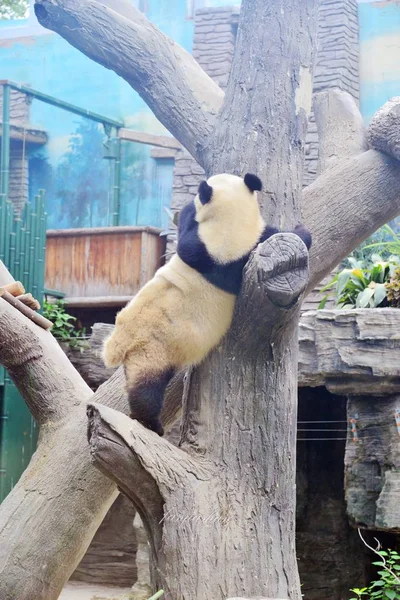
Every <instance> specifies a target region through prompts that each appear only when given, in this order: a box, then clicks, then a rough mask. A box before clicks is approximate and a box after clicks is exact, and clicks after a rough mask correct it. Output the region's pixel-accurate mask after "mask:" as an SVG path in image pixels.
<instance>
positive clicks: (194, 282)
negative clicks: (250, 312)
mask: <svg viewBox="0 0 400 600" xmlns="http://www.w3.org/2000/svg"><path fill="white" fill-rule="evenodd" d="M234 305H235V296H234V295H233V294H229V293H228V292H225V291H224V290H221V289H219V288H217V287H216V286H214V285H212V284H211V283H209V282H208V281H207V280H206V279H205V278H204V277H203V276H202V275H201V274H200V273H198V272H197V271H196V270H194V269H192V268H191V267H189V266H188V265H186V264H185V263H184V262H183V261H182V260H181V259H180V258H179V257H178V256H177V255H175V256H174V257H173V258H172V259H171V260H170V261H169V263H167V264H166V265H165V266H163V267H161V268H160V269H159V270H158V271H157V273H156V274H155V276H154V277H153V279H152V280H151V281H149V282H148V283H147V284H146V285H145V286H144V287H143V288H142V290H141V291H140V292H139V293H138V294H137V295H136V296H135V298H133V300H132V301H131V302H130V304H128V306H127V307H126V309H124V311H122V312H121V313H120V314H119V315H118V318H117V325H118V322H119V323H120V324H123V326H124V327H125V326H126V327H129V328H130V329H131V345H132V349H134V348H135V347H137V348H143V347H145V346H146V345H147V344H153V343H154V340H155V339H157V340H158V342H159V344H160V347H162V349H163V351H165V352H167V354H168V360H169V361H170V362H171V363H173V364H174V366H186V365H191V364H196V363H198V362H200V361H201V360H202V359H203V358H204V357H205V355H206V354H208V352H209V351H210V350H211V349H212V348H214V347H215V346H216V345H217V344H218V342H219V340H220V339H221V336H223V335H224V334H225V333H226V332H227V330H228V329H229V326H230V324H231V321H232V316H233V310H234ZM124 313H125V314H124Z"/></svg>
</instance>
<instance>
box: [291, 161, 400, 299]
mask: <svg viewBox="0 0 400 600" xmlns="http://www.w3.org/2000/svg"><path fill="white" fill-rule="evenodd" d="M399 213H400V162H399V161H397V160H395V159H394V158H391V157H389V156H387V155H385V154H382V153H380V152H377V151H376V150H368V151H367V152H363V153H362V154H358V155H357V156H354V157H353V158H349V159H348V160H344V161H341V162H340V163H338V164H337V165H336V166H335V167H333V168H332V169H329V170H327V171H325V173H323V174H322V175H320V177H318V179H317V180H316V181H315V182H314V183H312V184H311V185H309V186H308V187H307V188H305V190H304V192H303V221H304V223H306V224H307V227H308V228H309V229H310V231H311V232H312V234H313V245H312V248H311V251H310V280H309V286H308V291H309V292H311V291H312V290H313V289H314V287H315V285H316V284H317V283H318V282H319V281H321V279H323V278H324V277H325V275H328V273H330V272H331V270H332V269H333V267H335V266H336V265H338V264H339V262H340V261H341V260H343V258H345V257H346V256H348V255H349V253H350V252H351V251H352V250H354V248H356V247H357V246H358V245H359V244H360V243H361V242H362V241H364V240H365V239H366V238H367V237H368V236H370V235H372V233H374V231H376V230H377V229H378V227H381V226H382V225H384V224H385V223H387V222H388V221H390V220H391V219H394V218H395V217H396V216H397V215H398V214H399Z"/></svg>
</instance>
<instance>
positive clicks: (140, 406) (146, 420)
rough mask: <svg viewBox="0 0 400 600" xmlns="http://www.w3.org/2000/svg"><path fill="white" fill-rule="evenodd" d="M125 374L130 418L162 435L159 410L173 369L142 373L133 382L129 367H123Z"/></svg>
mask: <svg viewBox="0 0 400 600" xmlns="http://www.w3.org/2000/svg"><path fill="white" fill-rule="evenodd" d="M125 374H126V377H127V391H128V401H129V406H130V417H131V419H137V420H138V421H139V422H140V423H142V425H144V426H145V427H147V429H151V430H152V431H155V432H156V433H158V435H163V434H164V430H163V427H162V425H161V410H162V407H163V402H164V393H165V389H166V387H167V385H168V383H169V382H170V380H171V378H172V376H173V375H174V369H173V368H167V369H165V370H163V371H160V372H158V373H146V374H142V375H141V376H139V377H137V378H136V380H135V382H134V383H133V384H132V382H130V378H129V369H127V368H125Z"/></svg>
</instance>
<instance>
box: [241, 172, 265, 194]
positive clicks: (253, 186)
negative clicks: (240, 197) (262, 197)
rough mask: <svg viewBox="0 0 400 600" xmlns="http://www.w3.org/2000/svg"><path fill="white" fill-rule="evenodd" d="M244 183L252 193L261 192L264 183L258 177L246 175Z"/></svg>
mask: <svg viewBox="0 0 400 600" xmlns="http://www.w3.org/2000/svg"><path fill="white" fill-rule="evenodd" d="M244 182H245V184H246V185H247V187H248V188H249V190H250V191H251V192H261V190H262V183H261V179H259V178H258V177H257V175H252V174H251V173H246V175H245V176H244Z"/></svg>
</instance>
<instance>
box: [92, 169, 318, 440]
mask: <svg viewBox="0 0 400 600" xmlns="http://www.w3.org/2000/svg"><path fill="white" fill-rule="evenodd" d="M261 188H262V184H261V181H260V179H259V178H258V177H257V176H256V175H252V174H250V173H247V174H246V175H245V177H244V178H241V177H238V176H236V175H229V174H226V173H224V174H220V175H214V176H213V177H210V178H209V179H208V180H207V181H202V182H201V183H200V185H199V188H198V193H197V195H196V197H195V199H194V200H193V201H192V202H190V203H189V204H187V205H186V206H185V207H184V208H183V209H182V211H181V213H180V215H179V223H178V248H177V253H176V254H175V255H174V256H173V257H172V259H171V260H170V261H169V262H168V263H167V264H166V265H164V266H163V267H161V268H160V269H159V270H158V271H157V272H156V274H155V275H154V277H153V279H151V280H150V281H149V282H148V283H147V284H146V285H145V286H144V287H143V288H142V289H141V290H140V291H139V292H138V293H137V294H136V296H135V297H134V298H133V299H132V300H131V301H130V302H129V304H128V305H127V306H126V307H125V308H123V309H122V310H121V312H119V313H118V315H117V318H116V323H115V329H114V331H113V333H112V334H111V336H110V337H109V338H108V339H107V340H106V342H105V344H104V348H103V360H104V363H105V365H106V366H107V367H117V366H119V365H122V364H123V365H124V369H125V376H126V385H127V392H128V400H129V405H130V416H131V418H132V419H137V420H138V421H139V422H140V423H142V424H143V425H144V426H145V427H147V428H149V429H151V430H153V431H155V432H156V433H158V434H159V435H163V428H162V426H161V421H160V414H161V409H162V404H163V397H164V392H165V389H166V387H167V385H168V383H169V381H170V380H171V378H172V376H173V375H174V373H175V372H177V371H178V370H180V369H182V368H184V367H188V366H192V365H197V364H199V363H200V362H201V361H202V360H203V359H204V358H205V357H206V356H207V354H208V353H209V352H210V351H211V350H212V349H213V348H215V347H216V346H217V345H218V344H219V342H220V341H221V339H222V337H223V336H224V335H225V334H226V332H227V331H228V329H229V327H230V325H231V321H232V317H233V311H234V306H235V300H236V296H237V295H238V293H239V291H240V286H241V282H242V271H243V267H244V265H245V264H246V262H247V260H248V258H249V255H250V253H251V251H252V250H253V249H254V248H255V247H256V246H257V244H258V243H260V242H262V241H264V240H266V239H267V238H268V237H270V236H271V235H273V234H275V233H278V232H279V230H278V229H277V228H275V227H270V226H269V227H266V226H265V223H264V220H263V218H262V216H261V213H260V209H259V205H258V202H257V194H256V192H257V191H260V190H261ZM294 233H296V234H297V235H299V236H300V237H301V238H302V240H303V241H304V243H305V244H306V246H307V248H310V246H311V235H310V233H309V232H308V231H307V230H306V229H305V228H304V227H303V226H301V225H299V226H297V227H296V228H295V230H294Z"/></svg>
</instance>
